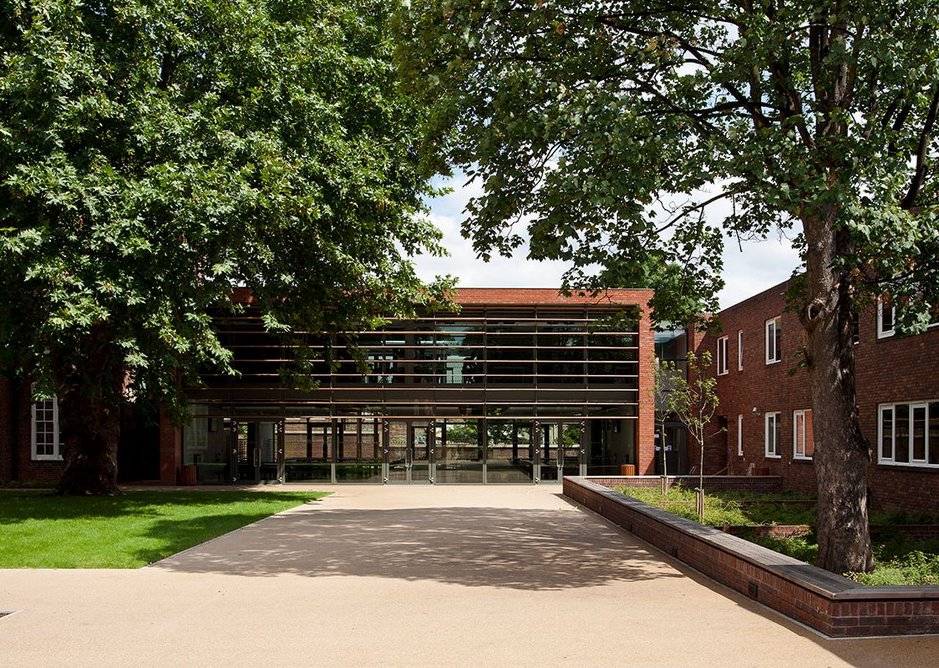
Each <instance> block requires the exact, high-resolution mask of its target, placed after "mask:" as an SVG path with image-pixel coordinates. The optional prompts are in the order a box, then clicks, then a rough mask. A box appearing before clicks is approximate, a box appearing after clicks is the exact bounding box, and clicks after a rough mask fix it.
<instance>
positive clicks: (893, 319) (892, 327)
mask: <svg viewBox="0 0 939 668" xmlns="http://www.w3.org/2000/svg"><path fill="white" fill-rule="evenodd" d="M926 308H927V310H928V312H929V320H928V321H927V323H926V326H927V328H932V327H936V326H939V305H936V306H934V305H930V304H926ZM896 325H897V307H896V306H892V305H891V304H890V300H889V298H881V299H878V300H877V338H878V339H885V338H887V337H888V336H893V335H894V334H895V333H896V329H897V327H896Z"/></svg>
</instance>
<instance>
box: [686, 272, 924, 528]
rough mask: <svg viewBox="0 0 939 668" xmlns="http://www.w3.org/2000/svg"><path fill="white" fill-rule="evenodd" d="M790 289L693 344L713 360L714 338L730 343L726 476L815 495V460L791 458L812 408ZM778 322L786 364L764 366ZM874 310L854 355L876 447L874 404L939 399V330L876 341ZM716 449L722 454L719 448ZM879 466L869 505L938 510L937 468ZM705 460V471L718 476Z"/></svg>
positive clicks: (751, 302) (755, 303)
mask: <svg viewBox="0 0 939 668" xmlns="http://www.w3.org/2000/svg"><path fill="white" fill-rule="evenodd" d="M786 287H787V283H781V284H780V285H777V286H774V287H772V288H770V289H769V290H766V291H764V292H761V293H760V294H758V295H755V296H753V297H751V298H750V299H747V300H745V301H743V302H740V303H739V304H736V305H734V306H731V307H730V308H728V309H725V310H724V311H722V312H721V313H720V314H719V317H720V323H721V331H720V332H712V333H708V334H706V335H705V336H703V337H701V338H700V340H699V341H696V344H697V347H696V350H698V351H699V352H701V351H703V350H710V351H711V354H712V355H714V356H715V357H716V353H717V338H718V337H720V336H727V339H728V369H729V371H728V373H727V375H723V376H718V381H717V392H718V395H719V397H720V407H719V409H718V413H719V415H720V416H722V417H723V418H724V419H726V427H727V431H726V445H725V446H724V448H723V452H725V453H726V456H727V461H726V472H727V473H729V474H736V475H744V474H747V473H764V474H769V475H778V476H780V478H781V479H782V484H783V487H784V488H785V489H792V490H796V491H799V492H802V493H807V494H814V493H815V488H816V479H815V471H814V467H813V464H812V462H811V461H810V460H808V461H807V460H801V459H797V458H795V457H794V455H793V411H795V410H799V409H807V408H811V387H810V384H809V375H808V371H807V370H806V369H804V368H799V363H800V361H801V360H800V357H799V350H800V348H801V347H802V346H803V331H802V326H801V324H800V323H799V320H798V318H797V317H796V315H795V314H793V313H787V312H784V307H785V291H786ZM776 316H780V321H781V325H782V346H781V348H782V361H781V362H778V363H775V364H766V358H765V354H766V353H765V350H766V349H765V334H764V332H765V324H766V321H767V320H768V319H770V318H773V317H776ZM876 317H877V314H876V308H875V307H873V306H871V307H870V308H868V309H867V310H866V311H865V312H864V313H862V314H861V317H860V328H859V336H860V342H859V343H858V345H857V347H856V349H855V352H856V360H857V361H856V369H857V396H858V408H859V414H860V420H861V429H862V431H863V433H864V435H865V436H866V437H867V439H868V440H869V441H870V442H871V444H872V445H873V444H874V442H875V441H876V439H877V406H878V404H880V403H884V402H892V401H910V400H917V399H939V374H936V373H934V372H933V371H932V368H931V364H930V362H931V360H932V358H933V357H934V353H935V352H937V351H939V329H933V330H930V331H928V332H927V333H925V334H922V335H918V336H910V337H893V338H889V339H881V340H878V339H877V320H876ZM739 330H742V331H743V370H742V371H740V370H738V368H737V349H738V345H737V332H738V331H739ZM768 412H778V413H779V416H778V417H779V420H780V425H781V430H780V457H779V458H772V457H767V456H766V454H765V445H764V425H765V418H766V414H767V413H768ZM738 415H740V416H743V418H742V419H743V429H742V434H743V436H742V442H743V454H742V455H738V452H737V432H738V429H737V416H738ZM714 449H715V450H721V447H720V444H716V445H715V448H714ZM872 455H873V458H874V461H873V462H872V464H871V467H870V470H869V477H868V480H869V486H870V489H871V495H870V499H871V507H872V508H874V509H886V508H905V509H908V510H916V511H925V512H939V495H936V494H935V490H936V489H937V485H939V469H926V468H916V467H892V466H885V465H879V464H877V463H876V450H874V451H872ZM720 470H721V468H720V462H714V461H712V460H709V461H708V466H707V467H706V472H717V471H720Z"/></svg>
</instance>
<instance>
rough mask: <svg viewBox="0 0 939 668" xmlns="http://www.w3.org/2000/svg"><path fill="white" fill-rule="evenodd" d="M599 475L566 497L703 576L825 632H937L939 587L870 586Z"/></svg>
mask: <svg viewBox="0 0 939 668" xmlns="http://www.w3.org/2000/svg"><path fill="white" fill-rule="evenodd" d="M601 480H607V478H602V479H600V478H596V479H595V478H579V477H568V478H564V495H565V496H567V497H568V498H570V499H572V500H574V501H576V502H577V503H579V504H581V505H583V506H584V507H586V508H587V509H589V510H592V511H594V512H596V513H598V514H600V515H602V516H603V517H605V518H607V519H609V520H610V521H612V522H614V523H615V524H618V525H619V526H621V527H623V528H624V529H626V530H627V531H630V532H632V533H634V534H635V535H636V536H638V537H639V538H642V539H643V540H645V541H647V542H649V543H651V544H652V545H654V546H655V547H657V548H659V549H661V550H663V551H665V552H667V553H668V554H670V555H672V556H673V557H675V558H677V559H679V560H681V561H683V562H684V563H686V564H688V565H689V566H691V567H693V568H695V569H697V570H698V571H700V572H701V573H703V574H704V575H707V576H708V577H710V578H712V579H714V580H716V581H718V582H720V583H721V584H724V585H726V586H728V587H730V588H731V589H734V590H736V591H738V592H740V593H741V594H744V595H746V596H748V597H750V598H752V599H754V600H756V601H759V602H760V603H762V604H764V605H766V606H768V607H770V608H773V609H774V610H777V611H778V612H781V613H782V614H784V615H786V616H788V617H791V618H792V619H795V620H797V621H799V622H802V623H803V624H806V625H807V626H810V627H811V628H813V629H816V630H817V631H820V632H821V633H824V634H825V635H828V636H832V637H839V638H850V637H865V636H878V635H917V634H927V633H939V587H912V586H911V587H865V586H862V585H859V584H858V583H856V582H853V581H851V580H849V579H847V578H845V577H842V576H840V575H837V574H835V573H829V572H828V571H825V570H822V569H820V568H817V567H815V566H811V565H809V564H806V563H804V562H801V561H798V560H797V559H793V558H791V557H787V556H785V555H782V554H779V553H778V552H773V551H772V550H769V549H767V548H764V547H761V546H759V545H756V544H754V543H750V542H748V541H745V540H743V539H741V538H737V537H736V536H731V535H729V534H726V533H724V532H722V531H720V530H718V529H714V528H712V527H705V526H702V525H700V524H698V523H696V522H692V521H691V520H687V519H684V518H682V517H677V516H675V515H672V514H671V513H667V512H665V511H664V510H660V509H658V508H653V507H652V506H649V505H647V504H645V503H642V502H641V501H637V500H636V499H633V498H630V497H627V496H624V495H622V494H620V493H619V492H615V491H613V490H612V489H609V488H607V487H604V486H603V485H602V484H598V482H599V481H601ZM617 484H621V483H617Z"/></svg>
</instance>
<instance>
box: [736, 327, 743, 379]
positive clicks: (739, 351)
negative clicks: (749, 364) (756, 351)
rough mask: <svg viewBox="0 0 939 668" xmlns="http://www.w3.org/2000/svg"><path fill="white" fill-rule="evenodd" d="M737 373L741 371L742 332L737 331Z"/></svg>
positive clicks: (740, 330)
mask: <svg viewBox="0 0 939 668" xmlns="http://www.w3.org/2000/svg"><path fill="white" fill-rule="evenodd" d="M737 371H743V330H742V329H738V330H737Z"/></svg>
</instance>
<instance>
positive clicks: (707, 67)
mask: <svg viewBox="0 0 939 668" xmlns="http://www.w3.org/2000/svg"><path fill="white" fill-rule="evenodd" d="M403 31H404V33H405V35H406V38H407V44H406V46H405V47H404V49H403V51H402V55H403V60H404V62H405V63H406V64H407V66H408V67H409V68H410V72H411V75H412V77H413V78H414V79H415V80H418V81H420V84H419V85H417V86H415V90H416V91H418V92H421V93H422V94H424V95H426V96H427V98H428V99H429V100H434V101H436V102H437V108H436V112H435V114H434V117H433V125H432V130H431V133H430V134H429V136H428V143H429V144H430V145H431V146H438V145H439V146H440V147H441V148H442V152H440V153H437V155H438V156H439V155H443V156H445V158H444V162H441V163H437V164H436V165H435V166H436V167H437V168H438V169H446V167H447V165H449V164H454V165H457V166H459V167H461V168H462V169H464V170H465V171H466V173H467V174H468V175H469V176H470V177H471V178H475V179H478V180H480V181H481V183H482V185H483V188H484V192H483V195H482V196H480V197H478V198H476V199H475V200H474V201H473V202H471V204H470V206H469V209H468V214H469V217H468V219H467V222H466V227H465V229H466V231H467V233H468V234H470V235H472V237H473V239H474V240H475V244H476V249H477V251H478V252H479V253H481V254H482V255H487V254H490V253H493V252H509V251H511V250H512V249H514V248H516V247H517V246H519V245H520V244H521V243H522V242H523V236H522V235H521V234H519V228H520V227H521V226H523V225H527V226H528V232H529V234H530V238H531V244H530V246H529V249H528V252H529V254H530V256H532V257H533V258H539V259H540V258H560V259H565V260H568V261H570V262H571V265H572V268H571V270H570V272H569V273H568V275H567V278H568V280H569V282H570V283H571V284H572V285H587V286H591V285H592V286H598V287H602V286H609V285H639V284H643V285H646V284H651V285H654V286H655V287H656V288H657V289H658V292H657V294H656V307H657V308H656V311H657V313H658V314H659V318H660V319H671V320H673V321H676V322H682V321H686V319H687V318H688V317H692V316H694V315H696V314H697V313H699V312H701V311H706V310H714V309H715V308H716V306H717V304H716V301H715V299H714V295H715V294H716V292H717V291H718V290H719V289H720V287H721V286H722V281H721V278H720V270H721V269H722V266H721V250H722V248H723V244H724V243H725V241H726V240H727V239H731V240H734V238H735V237H738V236H739V237H743V238H760V237H765V236H766V235H767V234H768V233H770V232H771V231H772V230H776V229H782V230H790V229H792V230H793V236H794V237H795V239H796V244H797V245H798V246H799V247H800V248H801V249H802V250H803V252H804V251H805V244H806V240H805V236H804V235H803V234H802V230H801V228H800V224H799V223H800V221H801V220H803V219H805V218H807V217H826V216H827V217H833V218H836V219H837V225H838V230H839V234H841V235H843V236H844V237H845V241H846V243H847V244H848V246H849V247H846V248H845V250H844V251H842V252H839V253H838V262H839V264H840V268H841V269H843V270H845V271H848V272H853V279H852V280H853V283H854V287H855V288H857V289H858V290H859V291H860V290H867V291H877V292H879V291H882V290H883V289H884V288H885V284H889V287H890V288H892V289H893V290H894V291H895V292H897V293H898V294H899V293H903V294H905V295H907V296H912V297H913V298H914V301H916V302H917V304H921V303H922V299H923V297H926V298H927V301H929V300H933V302H932V303H935V300H936V298H937V294H936V285H937V284H939V281H937V278H936V269H937V264H936V263H937V261H936V259H935V258H936V254H935V252H934V251H936V250H937V248H939V245H937V231H936V204H937V199H939V192H937V185H936V179H935V178H934V174H933V172H932V171H931V169H930V163H931V161H934V160H935V156H936V139H935V137H936V133H935V124H936V111H937V104H939V75H937V66H939V65H937V64H939V18H937V3H936V2H935V0H904V1H901V2H890V3H884V2H874V1H854V2H843V1H837V2H836V1H826V2H815V1H795V2H793V1H785V2H782V1H767V2H750V1H748V0H744V1H742V2H741V1H727V0H702V1H698V2H692V3H679V4H675V3H671V2H656V1H655V0H652V1H646V0H642V1H639V0H635V1H633V0H598V1H596V2H579V1H576V0H558V1H553V2H519V1H517V0H489V1H487V2H472V1H470V0H416V1H415V2H413V3H412V9H411V11H410V13H409V14H408V15H407V17H406V18H405V19H404V22H403ZM722 201H723V204H722V205H720V206H717V207H715V206H714V205H715V204H719V203H721V202H722ZM793 228H794V229H793ZM910 279H913V280H910ZM927 295H928V296H927ZM907 312H908V313H909V314H910V317H913V318H920V317H922V313H923V309H919V310H918V311H917V309H908V310H907Z"/></svg>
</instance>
